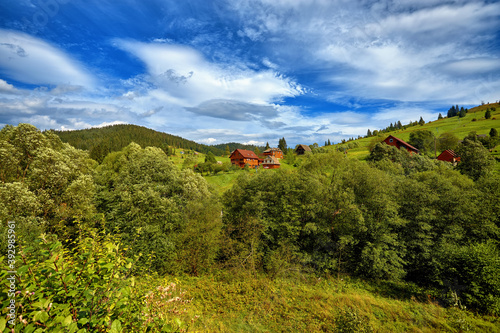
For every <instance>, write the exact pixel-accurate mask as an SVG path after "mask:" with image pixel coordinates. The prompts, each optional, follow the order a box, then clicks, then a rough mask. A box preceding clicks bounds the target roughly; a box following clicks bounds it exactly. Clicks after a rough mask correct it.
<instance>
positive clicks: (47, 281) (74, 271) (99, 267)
mask: <svg viewBox="0 0 500 333" xmlns="http://www.w3.org/2000/svg"><path fill="white" fill-rule="evenodd" d="M80 231H81V233H80V234H81V235H82V236H81V237H80V238H79V239H78V240H77V241H75V242H74V243H72V244H69V245H70V246H71V247H72V249H71V250H70V249H68V248H66V247H65V246H63V244H62V243H61V242H59V241H57V240H53V239H51V238H50V237H49V236H46V235H42V236H41V237H40V239H39V240H38V244H37V245H38V246H37V247H29V248H24V249H22V250H21V252H20V256H19V259H18V260H19V261H20V262H22V264H21V265H20V267H18V269H17V274H16V290H17V292H16V297H15V300H16V304H17V305H18V306H17V318H16V322H15V323H14V326H12V327H11V328H13V329H14V330H15V331H16V332H27V333H30V332H34V331H35V330H36V332H54V331H61V332H62V331H64V332H113V333H117V332H139V331H144V330H145V329H146V330H147V329H149V330H150V331H154V332H159V331H162V329H163V330H166V331H173V330H179V329H181V328H182V327H183V326H184V325H185V324H183V322H182V321H181V320H180V319H179V318H178V317H180V316H181V315H183V313H181V312H179V311H177V310H175V311H173V309H174V306H175V304H176V303H185V301H184V300H182V298H181V296H182V293H180V292H177V295H176V294H175V292H176V290H175V286H174V285H170V286H169V287H167V288H163V287H158V288H157V289H156V290H154V291H152V292H146V291H144V288H150V285H151V281H147V282H149V283H147V284H140V285H139V283H137V282H136V281H135V278H134V277H133V276H131V272H132V268H133V261H134V260H132V259H127V258H126V257H125V256H124V254H123V252H124V251H125V249H123V248H122V247H121V245H120V243H119V242H115V241H113V240H112V239H111V237H110V236H109V235H106V234H99V233H97V232H95V231H94V230H90V231H89V230H87V231H83V230H80ZM0 260H2V266H3V265H5V263H6V260H5V258H3V257H2V258H0ZM9 270H10V269H9V268H7V267H2V270H1V273H0V278H1V279H2V281H7V280H6V279H7V276H8V271H9ZM145 279H147V278H145ZM172 292H174V295H172ZM7 296H8V287H7V286H6V285H5V284H2V289H1V290H0V298H1V299H3V300H4V301H2V313H1V317H3V318H5V316H6V311H7V305H8V304H9V302H10V299H9V297H7ZM167 296H168V297H167ZM153 317H154V318H155V319H154V320H151V318H153ZM2 324H3V325H5V321H3V323H2V322H0V326H3V325H2ZM7 325H9V324H7ZM1 330H2V331H3V329H1Z"/></svg>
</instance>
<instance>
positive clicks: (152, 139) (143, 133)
mask: <svg viewBox="0 0 500 333" xmlns="http://www.w3.org/2000/svg"><path fill="white" fill-rule="evenodd" d="M54 132H55V133H56V134H57V135H58V136H59V137H60V138H61V140H62V141H64V142H67V143H69V144H71V145H72V146H73V147H75V148H78V149H83V150H88V151H89V152H90V157H91V158H93V159H94V160H96V161H98V162H102V160H103V159H104V157H106V155H107V154H108V153H110V152H113V151H119V150H121V149H122V148H124V147H126V146H127V145H129V144H130V143H131V142H135V143H137V144H139V145H140V146H142V147H146V146H152V147H159V148H161V149H163V150H164V151H165V152H166V153H167V154H168V155H173V154H175V149H179V148H182V149H185V150H194V151H197V152H201V153H204V154H206V153H208V152H212V153H213V154H214V155H217V156H222V155H224V154H225V149H226V146H228V147H229V149H230V151H232V150H234V149H236V148H242V149H250V150H254V149H255V147H256V146H253V145H243V144H239V143H235V142H232V143H227V144H220V145H215V146H208V145H204V144H200V143H197V142H194V141H191V140H187V139H184V138H181V137H180V136H176V135H171V134H167V133H163V132H158V131H155V130H152V129H149V128H146V127H142V126H137V125H112V126H106V127H101V128H89V129H82V130H75V131H54ZM259 148H262V147H259Z"/></svg>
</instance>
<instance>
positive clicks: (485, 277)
mask: <svg viewBox="0 0 500 333" xmlns="http://www.w3.org/2000/svg"><path fill="white" fill-rule="evenodd" d="M444 259H445V260H444V267H443V280H444V282H445V283H446V285H447V287H449V288H450V289H451V290H452V291H453V292H455V293H456V294H457V295H458V298H457V300H459V301H460V302H461V305H464V306H467V307H469V308H473V309H476V310H480V311H482V312H486V313H490V314H492V315H496V316H498V315H500V251H499V248H498V243H497V242H493V241H489V242H486V243H476V244H470V245H464V246H456V245H453V244H449V245H447V246H446V250H445V255H444Z"/></svg>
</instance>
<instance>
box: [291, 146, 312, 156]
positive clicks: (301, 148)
mask: <svg viewBox="0 0 500 333" xmlns="http://www.w3.org/2000/svg"><path fill="white" fill-rule="evenodd" d="M307 151H308V152H312V150H311V148H310V147H309V146H308V145H298V146H297V147H296V148H295V152H296V153H297V155H304V154H305V153H306V152H307Z"/></svg>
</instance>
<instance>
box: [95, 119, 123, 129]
mask: <svg viewBox="0 0 500 333" xmlns="http://www.w3.org/2000/svg"><path fill="white" fill-rule="evenodd" d="M125 124H127V123H126V122H124V121H121V120H115V121H111V122H107V121H105V122H102V123H100V124H98V125H95V126H92V127H95V128H100V127H106V126H112V125H125Z"/></svg>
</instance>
